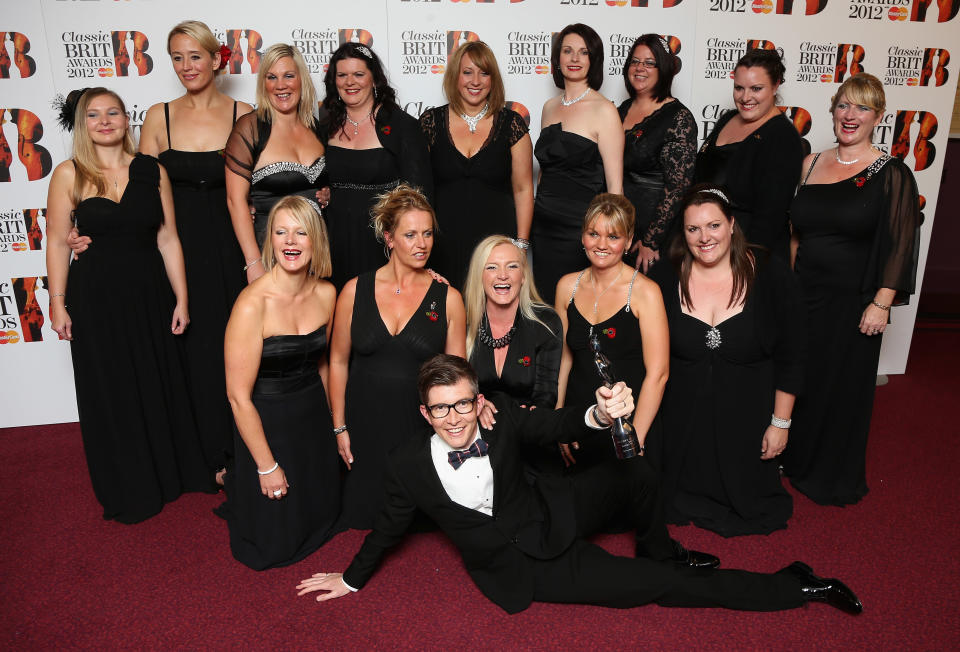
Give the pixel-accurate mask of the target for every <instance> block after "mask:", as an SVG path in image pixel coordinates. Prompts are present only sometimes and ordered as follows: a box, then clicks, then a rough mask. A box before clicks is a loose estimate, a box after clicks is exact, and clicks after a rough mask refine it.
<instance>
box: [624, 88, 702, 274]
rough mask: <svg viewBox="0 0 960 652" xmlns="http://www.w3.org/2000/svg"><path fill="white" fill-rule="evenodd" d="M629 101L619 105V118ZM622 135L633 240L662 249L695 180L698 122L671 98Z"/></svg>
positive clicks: (625, 188)
mask: <svg viewBox="0 0 960 652" xmlns="http://www.w3.org/2000/svg"><path fill="white" fill-rule="evenodd" d="M631 103H632V100H627V101H625V102H624V103H623V104H621V105H620V108H619V112H620V120H623V119H624V118H626V116H627V112H628V111H629V110H630V104H631ZM624 139H625V140H624V149H623V194H624V195H625V196H626V198H627V199H629V200H630V201H631V203H633V208H634V209H635V210H636V226H635V227H634V239H635V240H639V241H640V242H641V243H642V244H643V246H645V247H649V248H650V249H653V250H655V251H660V250H661V249H663V247H664V246H665V245H666V244H667V238H668V236H669V235H670V234H671V232H672V231H673V228H674V225H675V221H676V218H677V216H678V215H679V214H680V204H681V203H682V202H683V198H684V195H685V194H686V193H687V190H689V189H690V184H691V182H692V181H693V167H694V162H695V161H696V155H697V122H696V120H695V119H694V117H693V114H692V113H690V110H689V109H688V108H687V107H685V106H684V105H683V104H681V103H680V101H679V100H673V101H672V102H667V103H666V104H664V105H663V106H661V107H660V108H658V109H657V110H656V111H654V112H653V113H651V114H650V115H648V116H647V117H646V118H644V119H643V120H641V121H640V122H638V123H637V124H636V125H633V126H632V127H630V128H629V129H627V130H626V131H625V132H624ZM661 255H662V254H661Z"/></svg>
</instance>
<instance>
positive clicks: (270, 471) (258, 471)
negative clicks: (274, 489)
mask: <svg viewBox="0 0 960 652" xmlns="http://www.w3.org/2000/svg"><path fill="white" fill-rule="evenodd" d="M279 468H280V462H277V461H274V463H273V466H271V467H270V468H269V469H268V470H266V471H261V470H260V469H257V473H259V474H260V475H270V474H271V473H273V472H274V471H276V470H277V469H279Z"/></svg>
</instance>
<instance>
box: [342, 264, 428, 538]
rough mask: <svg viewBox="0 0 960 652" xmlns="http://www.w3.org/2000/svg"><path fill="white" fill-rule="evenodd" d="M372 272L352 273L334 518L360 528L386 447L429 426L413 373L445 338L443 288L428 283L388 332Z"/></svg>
mask: <svg viewBox="0 0 960 652" xmlns="http://www.w3.org/2000/svg"><path fill="white" fill-rule="evenodd" d="M375 275H376V272H367V273H365V274H361V275H360V276H359V277H357V287H356V294H355V297H354V303H353V322H352V325H351V328H350V337H351V344H352V350H351V352H350V375H349V377H348V379H347V388H346V420H347V425H348V426H349V427H350V430H349V433H350V449H351V452H352V453H353V457H354V462H353V464H352V468H351V470H349V471H347V472H346V473H347V475H346V481H345V483H344V487H343V509H342V517H341V518H342V524H343V525H344V526H345V527H348V528H354V529H360V530H367V529H370V528H372V527H373V520H374V517H376V515H377V514H379V513H380V508H381V507H382V505H383V500H384V489H383V486H384V474H385V473H386V472H387V459H388V455H389V453H390V450H391V449H393V448H394V447H396V446H397V445H398V444H400V443H401V442H404V441H407V440H408V439H409V438H410V437H414V436H416V435H417V434H419V433H423V432H426V431H427V430H428V426H427V423H426V421H424V419H423V416H421V414H420V409H419V407H418V406H419V404H420V399H419V398H418V396H417V372H418V371H419V370H420V365H421V364H423V363H424V362H426V361H427V360H428V359H429V358H432V357H433V356H434V355H436V354H437V353H443V350H444V347H445V345H446V341H447V311H446V307H447V286H446V285H444V284H443V283H438V282H437V281H433V282H432V283H431V284H430V287H429V289H428V290H427V293H426V294H425V295H424V297H423V300H422V301H421V302H420V306H419V307H418V308H417V309H416V311H414V313H413V316H412V317H411V318H410V321H408V322H407V323H406V325H404V327H403V329H402V330H401V331H400V332H399V333H397V334H396V335H391V334H390V332H389V331H388V330H387V327H386V325H385V324H384V323H383V318H382V317H381V316H380V309H379V308H378V307H377V299H376V294H375V292H374V290H375V280H376V279H375ZM331 439H332V438H331Z"/></svg>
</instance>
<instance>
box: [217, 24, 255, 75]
mask: <svg viewBox="0 0 960 652" xmlns="http://www.w3.org/2000/svg"><path fill="white" fill-rule="evenodd" d="M215 34H216V36H217V38H218V39H219V40H220V42H221V43H223V42H225V43H226V44H227V47H228V48H230V61H229V62H227V68H226V70H227V72H228V73H230V74H231V75H239V74H242V73H244V72H248V73H250V74H252V75H255V74H257V72H258V71H259V70H260V59H261V58H262V57H263V54H262V52H261V51H262V50H263V37H262V36H260V32H258V31H257V30H255V29H228V30H226V31H224V32H215ZM244 62H246V66H244ZM244 68H246V70H244Z"/></svg>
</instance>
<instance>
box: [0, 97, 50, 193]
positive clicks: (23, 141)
mask: <svg viewBox="0 0 960 652" xmlns="http://www.w3.org/2000/svg"><path fill="white" fill-rule="evenodd" d="M6 122H11V123H13V124H15V125H16V126H17V149H16V152H17V160H18V161H19V162H20V165H21V166H23V169H24V171H25V173H26V177H27V180H28V181H37V180H38V179H42V178H44V177H45V176H47V175H48V174H50V170H51V169H52V168H53V160H52V158H51V157H50V152H49V151H48V150H47V148H46V147H43V146H42V145H39V144H38V143H39V142H40V139H41V138H43V123H42V122H40V118H38V117H37V115H36V114H35V113H33V112H32V111H28V110H26V109H11V108H6V109H5V108H0V124H4V123H6ZM15 169H16V166H15V165H14V157H13V148H12V147H10V143H8V142H7V138H6V136H4V132H3V130H2V129H0V182H3V181H11V180H13V178H14V175H15V173H14V172H13V171H14V170H15Z"/></svg>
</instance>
